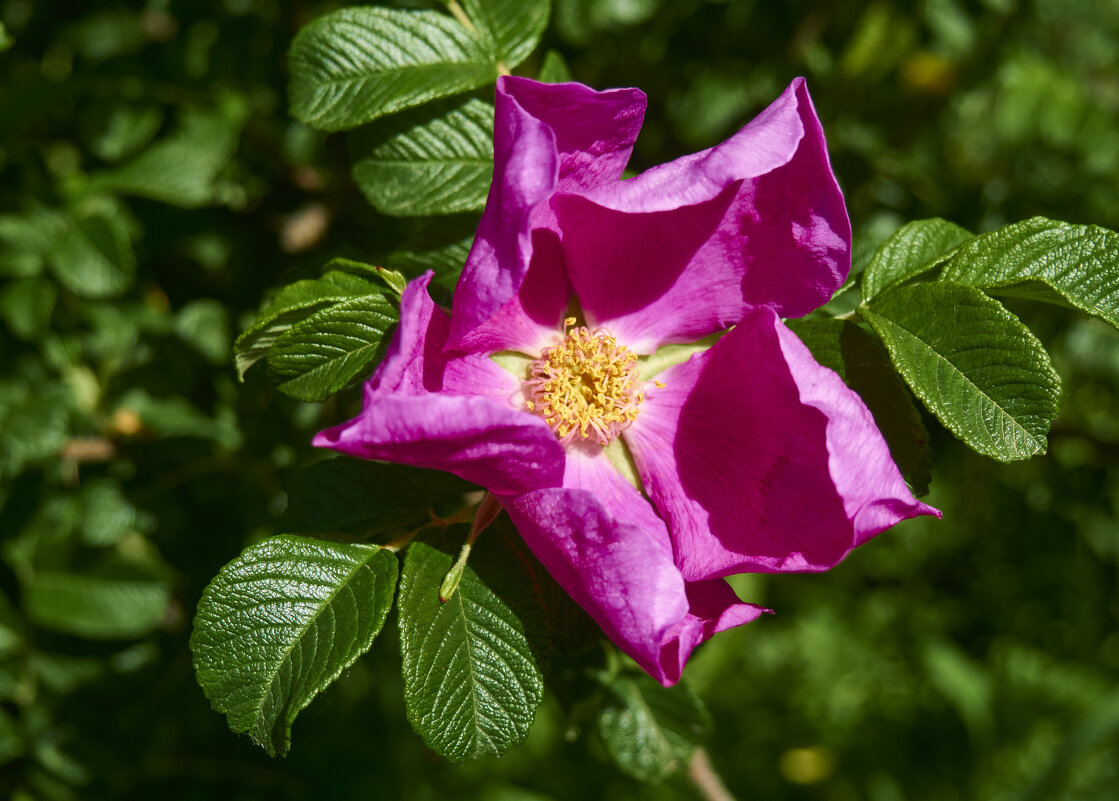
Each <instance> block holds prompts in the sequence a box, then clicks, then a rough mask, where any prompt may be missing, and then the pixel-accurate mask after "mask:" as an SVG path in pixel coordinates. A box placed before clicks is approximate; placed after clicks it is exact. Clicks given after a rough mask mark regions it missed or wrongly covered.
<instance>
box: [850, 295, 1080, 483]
mask: <svg viewBox="0 0 1119 801" xmlns="http://www.w3.org/2000/svg"><path fill="white" fill-rule="evenodd" d="M860 313H861V314H862V315H863V317H864V318H865V319H866V320H867V322H869V323H870V325H871V327H872V328H874V330H875V331H876V332H877V333H878V335H879V336H880V337H882V342H883V344H885V346H886V349H887V350H888V351H889V352H890V358H891V359H892V360H893V362H894V366H895V367H897V369H898V371H899V372H900V373H901V374H902V376H904V378H905V380H906V382H907V383H908V384H909V386H910V387H911V388H912V389H913V392H914V393H915V394H916V395H917V397H919V398H920V399H921V400H922V401H924V403H925V405H926V406H928V407H929V409H930V411H932V413H933V414H935V415H936V416H937V418H938V419H939V420H940V421H941V422H942V423H943V424H944V425H945V426H946V427H947V428H948V429H949V430H951V431H952V433H954V434H955V435H956V436H958V437H959V438H960V439H962V440H963V441H964V442H966V443H967V444H968V445H970V446H971V447H972V448H974V449H975V450H976V451H978V452H979V453H982V454H984V455H986V456H991V457H993V458H995V459H998V460H1000V461H1004V462H1008V461H1013V460H1016V459H1026V458H1029V457H1030V456H1033V455H1034V454H1036V453H1041V452H1043V451H1044V450H1045V448H1046V434H1047V433H1048V432H1049V426H1050V424H1051V423H1052V421H1053V419H1054V418H1055V417H1056V416H1057V404H1058V399H1059V398H1060V394H1061V382H1060V379H1059V378H1058V377H1057V374H1056V372H1054V370H1053V366H1052V364H1051V363H1050V361H1049V354H1048V353H1046V351H1045V348H1044V347H1042V345H1041V343H1040V342H1038V341H1037V339H1036V338H1035V337H1034V336H1033V334H1031V333H1030V331H1029V329H1028V328H1026V327H1025V326H1024V325H1022V323H1021V322H1019V320H1018V318H1017V317H1015V316H1014V315H1013V314H1011V313H1010V312H1008V311H1007V310H1006V309H1005V308H1003V307H1002V306H1001V305H1000V304H999V303H998V302H997V301H994V300H991V299H990V298H988V297H987V296H986V295H984V294H983V293H982V292H980V291H979V290H978V289H975V288H973V287H966V286H960V285H958V284H949V283H940V282H938V283H926V284H918V285H916V286H909V287H898V288H896V289H892V290H890V291H889V292H884V293H883V294H882V295H879V296H878V297H876V298H875V300H874V301H873V302H872V303H871V304H870V305H868V306H863V307H860Z"/></svg>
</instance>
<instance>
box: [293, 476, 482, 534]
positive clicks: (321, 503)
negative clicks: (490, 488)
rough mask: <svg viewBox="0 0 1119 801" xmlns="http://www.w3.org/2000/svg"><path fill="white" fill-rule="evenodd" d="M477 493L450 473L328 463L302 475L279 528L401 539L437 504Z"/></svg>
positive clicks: (423, 521) (427, 519) (427, 518)
mask: <svg viewBox="0 0 1119 801" xmlns="http://www.w3.org/2000/svg"><path fill="white" fill-rule="evenodd" d="M474 489H476V487H475V486H474V485H473V484H470V483H468V482H466V481H463V480H462V479H460V478H458V477H457V476H453V475H451V474H450V473H441V472H436V471H434V470H420V469H419V468H412V467H405V466H403V465H396V464H382V463H379V462H367V461H364V460H361V459H350V458H346V457H339V458H335V459H324V460H323V461H321V462H318V463H316V464H313V465H311V466H310V467H308V468H307V469H305V470H303V471H301V472H300V473H299V476H298V478H297V479H296V480H295V481H294V482H293V484H292V487H291V490H290V492H289V493H288V508H287V510H286V511H285V512H284V515H283V517H282V518H281V520H280V525H281V526H283V527H284V529H285V530H287V531H344V532H348V533H353V534H358V535H362V536H378V537H380V536H389V535H398V534H403V533H404V532H406V531H409V530H411V529H414V528H417V527H419V526H422V525H424V524H427V523H430V522H431V516H432V513H433V511H434V510H433V505H434V504H435V503H436V502H438V501H442V500H452V499H453V500H458V501H461V498H462V496H463V495H464V494H465V493H467V492H470V491H472V490H474ZM458 505H460V506H461V503H459V504H458Z"/></svg>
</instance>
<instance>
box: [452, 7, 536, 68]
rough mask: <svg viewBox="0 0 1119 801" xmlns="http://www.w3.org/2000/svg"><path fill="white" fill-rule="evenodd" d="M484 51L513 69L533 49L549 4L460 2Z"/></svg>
mask: <svg viewBox="0 0 1119 801" xmlns="http://www.w3.org/2000/svg"><path fill="white" fill-rule="evenodd" d="M462 6H463V9H464V10H465V11H466V16H467V17H469V18H470V21H471V22H473V23H474V27H475V28H477V29H478V34H479V36H480V37H481V39H482V41H483V42H485V44H486V47H487V49H489V50H490V51H491V52H493V53H494V55H495V56H496V57H497V60H498V61H500V62H501V63H503V64H504V65H505V66H506V67H508V68H509V69H513V67H516V66H517V65H518V64H520V63H521V62H522V61H524V60H525V59H526V58H528V56H529V54H530V53H531V52H532V51H533V50H535V49H536V45H537V44H538V43H539V42H540V35H541V34H542V33H544V29H545V28H546V27H547V26H548V15H549V13H550V12H551V10H552V9H551V2H549V0H463V2H462Z"/></svg>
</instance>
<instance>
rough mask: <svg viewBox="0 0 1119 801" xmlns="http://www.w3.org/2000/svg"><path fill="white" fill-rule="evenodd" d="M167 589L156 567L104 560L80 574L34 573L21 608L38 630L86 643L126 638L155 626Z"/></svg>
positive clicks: (167, 596)
mask: <svg viewBox="0 0 1119 801" xmlns="http://www.w3.org/2000/svg"><path fill="white" fill-rule="evenodd" d="M170 600H171V587H170V584H169V583H168V581H167V579H166V577H165V576H164V575H163V571H162V570H161V569H160V568H159V566H158V565H156V564H152V563H147V562H139V563H137V562H123V561H121V560H106V561H105V562H104V563H102V564H100V565H95V566H93V567H90V568H86V569H85V570H83V571H82V572H80V573H78V572H73V573H71V572H64V571H59V570H36V571H34V573H33V574H32V575H31V577H30V578H29V579H28V581H27V582H26V584H25V585H24V586H23V608H24V611H25V612H26V614H27V616H28V618H29V619H30V620H31V621H32V622H33V623H34V624H35V625H36V626H39V627H41V628H45V629H50V630H51V631H59V632H63V633H65V634H76V635H78V636H80V637H86V638H89V639H126V638H132V637H139V636H141V635H143V634H147V633H148V632H150V631H152V630H153V629H154V628H156V626H158V625H159V623H160V621H161V620H162V619H163V616H164V614H165V612H166V609H167V604H168V603H169V602H170Z"/></svg>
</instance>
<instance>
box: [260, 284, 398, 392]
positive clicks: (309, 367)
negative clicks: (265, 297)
mask: <svg viewBox="0 0 1119 801" xmlns="http://www.w3.org/2000/svg"><path fill="white" fill-rule="evenodd" d="M396 320H397V311H396V307H395V306H393V304H392V303H390V302H389V301H388V299H387V298H386V297H385V296H384V295H381V294H377V295H364V296H361V297H356V298H351V299H349V300H345V301H342V302H341V303H337V304H335V305H333V306H330V307H328V308H325V309H322V310H321V311H317V312H315V313H314V314H312V315H311V316H310V317H308V318H307V319H305V320H303V321H301V322H299V323H297V324H296V325H295V326H293V327H292V328H291V329H290V330H288V331H285V332H284V333H283V334H281V335H280V336H279V337H277V339H276V342H275V344H274V345H273V346H272V349H271V350H269V351H268V369H269V371H270V372H271V374H272V376H273V378H274V379H276V380H277V382H278V383H277V389H279V390H280V391H281V392H283V393H284V394H286V395H290V396H292V397H293V398H298V399H299V400H305V401H312V402H318V401H324V400H326V399H327V398H329V397H330V396H331V395H333V394H334V393H335V392H338V391H339V390H342V389H345V387H346V386H348V385H349V384H350V383H351V382H352V381H354V380H355V379H357V378H360V377H362V376H364V375H366V374H367V373H369V372H371V369H372V365H373V364H374V363H375V362H376V361H377V360H378V358H380V356H381V354H382V353H383V347H384V346H385V345H387V344H388V343H387V341H385V334H386V333H387V332H388V330H389V328H391V327H392V326H393V325H394V324H395V323H396Z"/></svg>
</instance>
